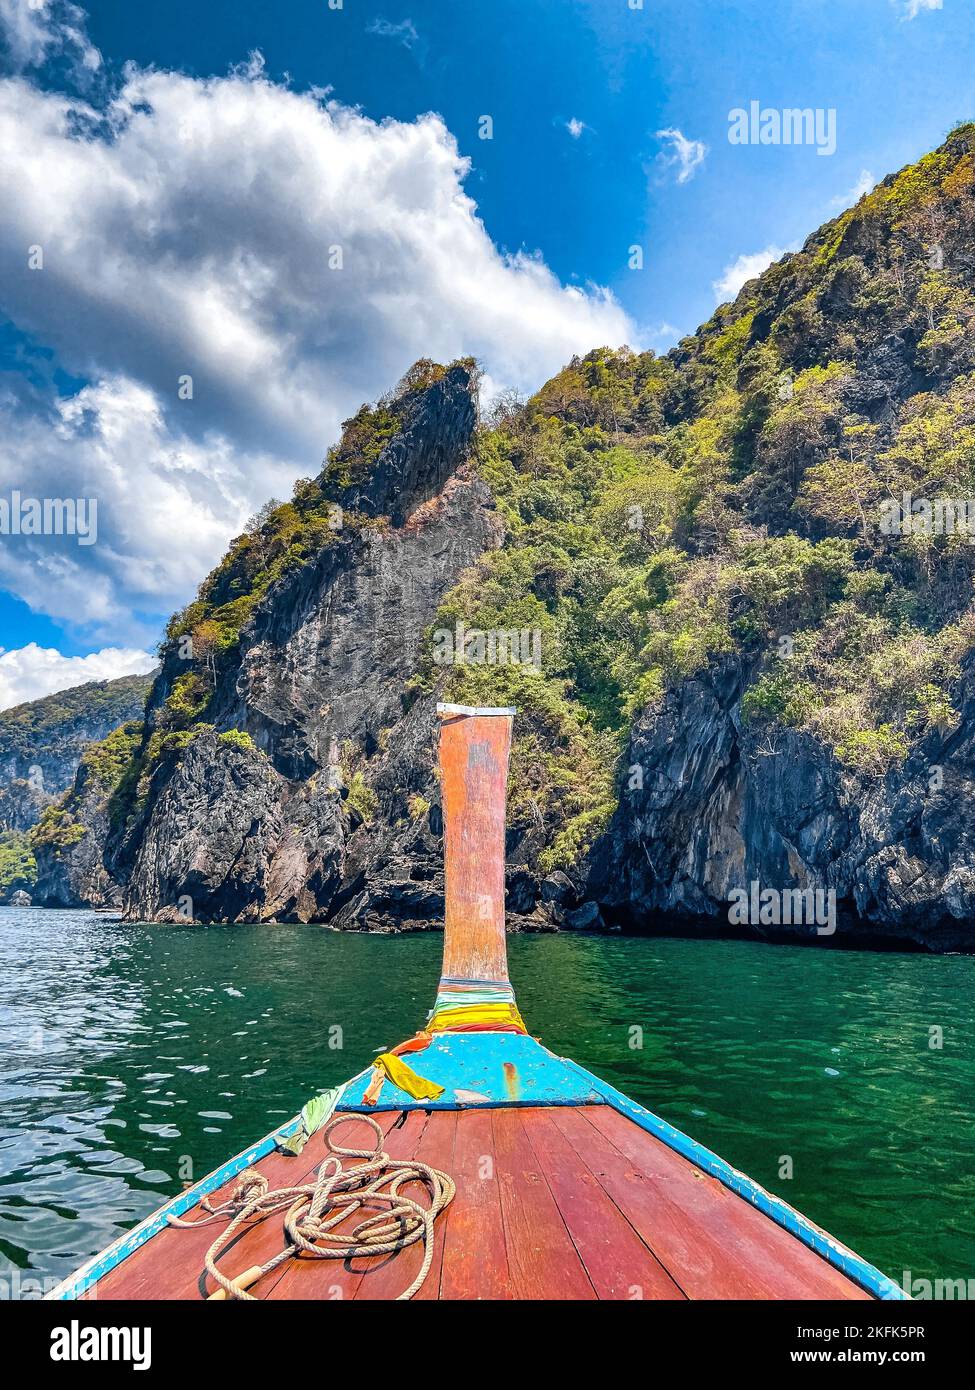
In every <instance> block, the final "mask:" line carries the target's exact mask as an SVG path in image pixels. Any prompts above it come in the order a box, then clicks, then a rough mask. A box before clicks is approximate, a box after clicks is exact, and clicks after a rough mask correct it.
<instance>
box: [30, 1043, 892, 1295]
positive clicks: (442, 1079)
mask: <svg viewBox="0 0 975 1390" xmlns="http://www.w3.org/2000/svg"><path fill="white" fill-rule="evenodd" d="M406 1060H407V1061H408V1062H411V1063H412V1062H415V1063H416V1069H417V1070H418V1071H419V1072H420V1073H421V1075H423V1076H424V1077H427V1078H428V1079H429V1080H432V1081H436V1082H437V1083H438V1084H439V1085H441V1086H443V1087H444V1093H443V1095H442V1096H441V1097H440V1099H439V1100H436V1101H430V1100H414V1099H413V1097H412V1096H409V1095H407V1094H406V1093H405V1092H404V1091H401V1090H400V1089H399V1087H398V1086H394V1085H393V1083H392V1082H391V1081H389V1080H387V1081H386V1083H385V1085H384V1087H383V1091H382V1094H381V1096H380V1100H379V1103H378V1104H377V1105H375V1106H367V1105H365V1104H364V1103H363V1100H362V1096H363V1093H364V1091H365V1090H366V1088H367V1087H368V1085H369V1082H370V1081H371V1079H372V1068H371V1067H369V1068H367V1069H366V1070H365V1071H363V1072H360V1073H359V1074H358V1076H354V1077H353V1078H352V1079H351V1081H349V1082H347V1083H346V1085H345V1087H344V1089H343V1093H342V1095H341V1097H340V1099H339V1102H338V1104H337V1106H336V1110H337V1111H341V1112H344V1113H349V1112H356V1111H364V1112H365V1113H366V1114H370V1113H374V1112H376V1111H390V1110H459V1109H477V1108H488V1109H497V1108H499V1107H507V1106H519V1105H532V1106H545V1105H552V1106H559V1105H562V1106H564V1105H572V1106H575V1105H609V1106H611V1107H612V1108H613V1109H614V1110H616V1111H618V1112H619V1114H621V1115H624V1116H625V1117H626V1118H627V1119H628V1120H631V1121H632V1122H633V1123H634V1124H636V1125H638V1126H639V1128H640V1129H643V1130H645V1131H646V1132H647V1133H648V1134H652V1135H653V1136H654V1138H656V1139H659V1140H660V1141H661V1142H662V1143H663V1144H666V1146H667V1147H668V1148H669V1149H673V1150H674V1152H676V1153H679V1154H680V1155H681V1156H682V1157H683V1158H686V1159H687V1160H688V1161H689V1162H691V1163H693V1164H694V1166H695V1167H697V1168H700V1169H701V1170H702V1172H705V1173H709V1174H710V1175H711V1176H712V1177H714V1178H717V1179H718V1181H719V1182H721V1183H723V1184H724V1186H725V1187H727V1188H730V1190H731V1191H732V1192H734V1193H736V1194H737V1195H738V1196H739V1197H741V1198H743V1199H744V1200H745V1201H747V1202H748V1203H749V1204H750V1205H751V1206H754V1207H756V1208H757V1209H758V1210H759V1211H761V1212H763V1213H764V1215H766V1216H767V1217H769V1218H770V1219H771V1220H772V1221H774V1222H775V1223H776V1225H778V1226H781V1227H782V1228H783V1229H784V1230H786V1231H788V1232H789V1234H790V1235H792V1236H794V1237H795V1238H796V1239H797V1240H799V1241H801V1242H802V1244H803V1245H806V1246H808V1247H809V1249H811V1250H814V1251H815V1252H816V1254H817V1255H819V1256H820V1257H821V1258H822V1259H824V1260H826V1261H827V1262H828V1263H829V1264H831V1265H833V1266H834V1267H835V1268H836V1269H838V1270H840V1272H841V1273H842V1274H845V1275H846V1277H847V1278H848V1279H851V1280H852V1281H853V1282H854V1283H855V1284H858V1285H859V1286H860V1288H863V1289H865V1290H866V1291H867V1292H868V1293H871V1294H873V1296H874V1297H875V1298H881V1299H888V1300H894V1299H907V1298H908V1297H909V1295H908V1294H906V1293H905V1292H904V1290H903V1289H902V1288H901V1287H900V1285H898V1284H895V1283H894V1281H893V1280H892V1279H889V1278H888V1277H887V1275H885V1274H882V1273H881V1272H880V1270H879V1269H876V1268H875V1267H874V1266H873V1265H871V1264H869V1263H868V1262H867V1261H866V1260H864V1259H861V1257H860V1256H859V1255H857V1254H855V1253H854V1252H853V1251H852V1250H849V1249H847V1247H846V1246H845V1245H842V1244H841V1243H840V1242H839V1241H837V1240H834V1239H833V1237H832V1236H830V1235H828V1234H827V1233H826V1232H825V1231H823V1230H821V1229H820V1227H818V1226H816V1225H814V1224H813V1223H812V1222H811V1221H809V1220H807V1219H806V1217H804V1216H802V1215H801V1214H800V1213H799V1212H798V1211H796V1210H795V1208H794V1207H791V1206H790V1205H789V1204H788V1202H785V1201H783V1200H782V1199H781V1198H780V1197H775V1196H773V1194H772V1193H770V1192H766V1190H765V1188H763V1187H761V1186H760V1185H759V1184H758V1183H756V1182H755V1181H753V1179H751V1178H749V1177H748V1176H747V1175H746V1174H745V1173H742V1172H739V1171H738V1169H736V1168H732V1167H731V1165H730V1164H729V1163H726V1162H725V1160H724V1159H723V1158H719V1157H718V1155H717V1154H715V1153H713V1152H712V1151H711V1150H710V1149H707V1148H705V1147H704V1145H703V1144H699V1143H697V1141H696V1140H694V1139H691V1138H690V1136H689V1135H686V1134H684V1133H682V1131H681V1130H679V1129H676V1128H675V1127H674V1126H673V1125H671V1124H669V1123H668V1122H667V1121H666V1120H662V1119H661V1118H660V1117H659V1116H658V1115H655V1114H653V1112H652V1111H650V1110H647V1109H646V1108H645V1107H644V1106H642V1105H638V1104H637V1102H636V1101H633V1100H630V1098H629V1097H628V1096H625V1095H624V1094H623V1093H622V1092H621V1091H617V1090H616V1088H615V1087H613V1086H610V1085H609V1083H608V1082H605V1081H602V1080H600V1078H599V1077H598V1076H594V1075H593V1074H592V1072H589V1071H587V1070H586V1069H585V1067H581V1066H580V1065H579V1064H578V1062H573V1061H572V1059H571V1058H568V1057H557V1056H556V1055H555V1054H554V1053H553V1052H550V1051H549V1050H548V1048H546V1047H543V1046H542V1044H541V1043H539V1042H538V1041H537V1039H535V1038H531V1037H525V1036H522V1035H520V1034H517V1033H454V1034H440V1035H438V1036H437V1037H435V1038H434V1040H433V1042H432V1043H431V1044H430V1046H429V1047H428V1048H427V1049H425V1050H424V1051H423V1052H422V1053H418V1054H417V1055H416V1057H410V1056H408V1057H407V1058H406ZM458 1091H461V1092H463V1093H464V1094H463V1095H461V1096H458V1094H457V1092H458ZM299 1123H300V1115H296V1116H295V1117H294V1119H292V1120H289V1121H288V1123H287V1124H284V1125H282V1126H281V1127H280V1128H279V1129H276V1130H273V1131H272V1132H271V1133H270V1134H268V1135H265V1137H264V1138H263V1139H261V1140H259V1141H258V1142H257V1143H256V1144H252V1145H251V1146H250V1148H247V1149H244V1150H243V1151H242V1152H241V1153H239V1154H237V1156H236V1157H235V1158H232V1159H230V1160H229V1162H227V1163H225V1164H223V1166H222V1167H220V1168H217V1169H216V1170H215V1171H214V1172H212V1173H210V1174H209V1175H208V1176H207V1177H205V1178H203V1179H202V1180H201V1181H200V1182H198V1183H197V1184H195V1186H193V1187H190V1188H187V1189H186V1191H184V1192H181V1193H179V1195H178V1196H176V1197H174V1198H173V1199H172V1201H170V1202H168V1203H167V1204H166V1205H164V1206H163V1207H161V1208H160V1209H159V1210H158V1211H157V1212H154V1213H153V1215H152V1216H150V1217H148V1218H147V1219H146V1220H145V1221H143V1222H141V1223H140V1225H138V1226H136V1227H135V1228H134V1229H133V1230H131V1231H129V1232H128V1233H127V1234H126V1235H124V1236H123V1237H122V1238H121V1239H120V1240H118V1241H116V1242H115V1243H114V1244H113V1245H110V1246H109V1247H108V1249H106V1250H103V1251H102V1252H101V1254H99V1255H96V1256H95V1257H94V1258H93V1259H92V1260H90V1261H89V1262H88V1263H87V1264H86V1265H83V1266H82V1268H81V1269H80V1270H78V1271H77V1272H76V1273H75V1274H73V1275H71V1276H70V1278H68V1279H66V1280H64V1281H63V1282H62V1283H61V1284H59V1285H58V1286H57V1288H56V1289H54V1290H53V1291H52V1292H51V1293H49V1294H48V1295H47V1297H48V1298H49V1299H72V1298H79V1297H80V1296H81V1295H82V1294H83V1293H84V1292H85V1291H86V1290H87V1289H89V1288H91V1287H92V1285H94V1284H96V1283H97V1282H98V1280H99V1279H101V1278H103V1277H104V1276H105V1275H106V1274H108V1273H109V1272H110V1271H111V1270H113V1269H115V1268H116V1266H118V1265H119V1264H121V1263H122V1261H123V1260H124V1259H126V1258H127V1257H128V1256H129V1255H131V1254H134V1252H135V1251H136V1250H138V1249H140V1248H141V1246H143V1245H145V1243H146V1242H147V1241H149V1240H151V1239H152V1237H153V1236H155V1235H157V1234H158V1233H159V1231H161V1230H163V1229H164V1228H165V1226H166V1225H167V1224H168V1223H167V1220H166V1218H167V1216H169V1215H173V1216H181V1215H182V1214H183V1213H184V1212H187V1211H189V1210H191V1209H192V1208H193V1207H195V1206H197V1205H198V1203H199V1202H200V1201H201V1200H202V1198H203V1197H205V1196H207V1195H208V1194H209V1193H211V1192H214V1191H216V1189H217V1188H219V1187H222V1186H223V1184H224V1183H225V1182H227V1181H228V1180H229V1179H230V1178H233V1177H235V1176H236V1175H237V1174H238V1173H240V1172H242V1171H243V1169H245V1168H249V1167H250V1166H251V1164H252V1163H256V1162H257V1161H258V1160H259V1159H261V1158H263V1157H264V1156H265V1155H266V1154H268V1153H270V1152H271V1150H272V1149H273V1148H274V1147H275V1145H276V1143H277V1141H278V1140H279V1139H284V1138H287V1137H288V1136H289V1135H291V1134H293V1133H294V1132H295V1130H296V1129H297V1127H298V1125H299Z"/></svg>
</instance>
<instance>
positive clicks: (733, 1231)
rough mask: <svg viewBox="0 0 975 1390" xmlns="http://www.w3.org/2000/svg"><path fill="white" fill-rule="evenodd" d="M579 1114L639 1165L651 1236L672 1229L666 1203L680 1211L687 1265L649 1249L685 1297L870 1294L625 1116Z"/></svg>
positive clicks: (596, 1109)
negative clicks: (705, 1274)
mask: <svg viewBox="0 0 975 1390" xmlns="http://www.w3.org/2000/svg"><path fill="white" fill-rule="evenodd" d="M561 1113H562V1114H567V1113H568V1112H561ZM577 1118H578V1120H580V1121H583V1122H585V1123H586V1124H588V1125H589V1126H590V1129H592V1130H595V1131H596V1132H597V1133H598V1134H600V1135H601V1136H603V1137H604V1138H605V1139H607V1140H608V1141H609V1142H610V1144H611V1145H612V1146H613V1147H614V1148H615V1150H616V1151H617V1153H619V1154H620V1155H622V1156H624V1161H625V1162H627V1163H628V1164H629V1165H630V1167H631V1169H635V1170H636V1171H638V1172H639V1174H640V1178H641V1181H640V1183H639V1184H632V1190H635V1189H636V1188H637V1187H639V1189H640V1191H641V1193H643V1194H646V1193H647V1191H648V1190H649V1191H650V1192H652V1194H653V1195H654V1197H655V1198H656V1202H655V1205H654V1208H653V1213H654V1215H655V1216H656V1222H657V1224H656V1234H655V1235H654V1236H653V1239H654V1240H655V1241H657V1242H659V1241H660V1239H661V1235H660V1234H659V1233H661V1232H665V1231H667V1230H669V1229H670V1222H669V1220H666V1219H664V1209H665V1208H666V1214H667V1217H671V1216H672V1215H673V1214H674V1213H677V1214H679V1219H680V1221H681V1223H682V1225H683V1227H684V1229H685V1231H686V1232H687V1236H685V1237H684V1239H683V1240H682V1242H681V1246H682V1248H683V1250H684V1251H685V1252H686V1249H687V1244H688V1237H689V1238H690V1241H691V1243H692V1246H693V1259H692V1260H690V1261H687V1260H686V1256H685V1264H684V1266H680V1265H679V1263H678V1261H677V1260H676V1258H675V1257H671V1258H668V1257H667V1256H666V1255H665V1254H664V1253H663V1252H661V1251H660V1250H659V1248H658V1245H657V1244H653V1245H651V1248H653V1249H654V1250H656V1252H657V1254H658V1257H659V1258H660V1259H662V1260H663V1262H664V1263H665V1264H666V1265H667V1267H668V1268H669V1269H671V1270H673V1271H674V1272H675V1277H679V1278H680V1280H681V1285H682V1287H683V1288H684V1289H685V1290H686V1291H687V1293H688V1295H689V1297H691V1298H720V1297H727V1296H730V1297H737V1298H767V1299H770V1298H774V1299H789V1298H796V1299H810V1298H854V1299H858V1298H869V1295H868V1294H867V1293H866V1292H865V1291H864V1290H862V1289H860V1288H859V1287H858V1286H857V1285H855V1284H853V1283H852V1281H851V1280H849V1279H847V1278H846V1276H845V1275H844V1274H842V1273H840V1271H839V1270H837V1269H834V1268H833V1266H832V1265H830V1264H827V1262H826V1261H825V1260H824V1259H822V1258H821V1257H820V1256H819V1255H817V1254H816V1253H815V1251H813V1250H810V1249H809V1248H808V1247H807V1246H805V1245H803V1244H802V1242H801V1241H800V1240H797V1239H796V1237H795V1236H792V1235H790V1234H789V1232H788V1231H786V1230H783V1228H782V1227H781V1226H778V1225H776V1223H775V1222H774V1221H772V1220H771V1219H770V1218H769V1217H767V1216H765V1215H764V1213H763V1212H760V1211H759V1210H758V1209H757V1208H756V1207H753V1206H751V1205H750V1204H749V1203H748V1202H746V1201H745V1200H744V1199H743V1198H741V1197H739V1196H738V1195H737V1194H736V1193H734V1192H732V1191H731V1190H730V1189H729V1188H727V1187H725V1186H724V1185H723V1184H722V1183H720V1182H719V1181H718V1180H717V1178H713V1177H711V1176H710V1175H708V1174H706V1173H704V1172H702V1171H701V1169H699V1168H696V1167H695V1166H694V1165H693V1164H692V1163H689V1162H688V1161H687V1160H686V1159H684V1158H682V1157H681V1155H680V1154H678V1153H675V1152H674V1150H673V1149H669V1148H668V1147H667V1146H666V1144H662V1143H661V1142H660V1141H659V1140H658V1139H655V1138H654V1137H653V1136H652V1135H650V1134H647V1133H646V1131H645V1130H642V1129H640V1127H639V1126H638V1125H635V1124H633V1123H632V1121H630V1120H628V1119H627V1118H626V1116H625V1115H620V1114H619V1113H618V1112H617V1111H615V1110H613V1109H612V1108H611V1107H610V1106H591V1107H586V1110H585V1113H582V1112H581V1111H580V1113H579V1114H578V1117H577ZM576 1128H577V1129H578V1125H576ZM643 1206H644V1208H645V1207H646V1202H645V1200H644V1202H643ZM704 1258H706V1259H707V1260H708V1262H709V1264H710V1269H711V1277H710V1279H708V1278H705V1279H703V1280H701V1281H700V1282H698V1281H697V1280H696V1279H695V1278H694V1274H695V1271H696V1270H697V1269H698V1268H699V1267H700V1264H701V1261H702V1259H704ZM692 1285H693V1286H692ZM725 1290H733V1292H729V1293H726V1292H725Z"/></svg>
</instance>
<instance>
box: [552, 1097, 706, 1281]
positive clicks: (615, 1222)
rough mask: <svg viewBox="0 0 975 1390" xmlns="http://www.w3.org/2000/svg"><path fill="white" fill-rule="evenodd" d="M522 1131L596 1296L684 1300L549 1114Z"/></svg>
mask: <svg viewBox="0 0 975 1390" xmlns="http://www.w3.org/2000/svg"><path fill="white" fill-rule="evenodd" d="M525 1130H526V1133H527V1134H528V1138H529V1141H530V1143H531V1146H532V1148H533V1149H534V1151H535V1155H536V1157H537V1158H538V1161H539V1164H540V1165H541V1168H542V1172H543V1173H544V1174H545V1177H546V1179H547V1181H548V1185H549V1187H550V1188H551V1190H552V1194H553V1196H554V1197H555V1200H556V1202H557V1203H558V1207H559V1211H560V1212H561V1213H562V1218H563V1220H564V1221H565V1224H566V1227H567V1228H568V1232H569V1235H570V1236H571V1237H572V1241H573V1244H574V1245H575V1247H576V1250H577V1251H578V1252H579V1257H580V1259H581V1260H582V1263H583V1264H584V1265H585V1268H586V1273H587V1274H588V1275H589V1278H590V1280H591V1281H592V1285H593V1288H594V1289H595V1290H596V1293H597V1295H598V1297H599V1298H603V1299H683V1298H685V1297H686V1295H685V1294H684V1292H683V1290H682V1289H681V1288H680V1286H679V1285H678V1284H677V1283H676V1282H675V1281H674V1279H673V1278H672V1277H671V1275H670V1274H668V1273H667V1271H666V1270H665V1269H664V1267H663V1266H662V1265H661V1264H660V1262H659V1260H657V1259H656V1257H655V1256H654V1255H653V1254H652V1253H651V1251H650V1250H648V1248H647V1247H646V1245H644V1243H643V1241H642V1240H641V1239H640V1237H639V1236H638V1235H637V1233H636V1232H635V1231H634V1229H633V1227H632V1226H631V1225H630V1223H629V1222H628V1221H627V1220H626V1217H625V1216H623V1214H622V1212H621V1211H620V1209H619V1207H617V1205H616V1203H615V1202H614V1201H613V1200H612V1198H611V1197H610V1196H609V1195H608V1193H607V1192H606V1191H605V1190H604V1188H603V1187H602V1186H601V1185H600V1182H599V1180H598V1178H596V1177H594V1176H593V1174H592V1172H591V1171H590V1169H589V1167H588V1166H587V1164H586V1163H585V1162H584V1161H583V1159H582V1158H581V1157H580V1155H579V1154H578V1153H577V1152H576V1150H575V1148H574V1147H573V1146H572V1144H571V1143H570V1142H569V1140H568V1139H567V1138H566V1136H565V1134H564V1133H563V1132H562V1131H561V1130H560V1129H559V1127H558V1126H557V1125H556V1123H555V1121H554V1120H553V1118H552V1116H551V1114H550V1113H549V1112H548V1111H546V1110H534V1111H532V1112H531V1113H530V1115H528V1114H526V1115H525Z"/></svg>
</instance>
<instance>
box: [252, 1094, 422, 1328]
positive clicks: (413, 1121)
mask: <svg viewBox="0 0 975 1390" xmlns="http://www.w3.org/2000/svg"><path fill="white" fill-rule="evenodd" d="M403 1113H404V1114H405V1119H404V1120H403V1122H402V1124H400V1123H396V1124H394V1125H393V1126H392V1128H391V1129H389V1130H388V1132H387V1133H386V1139H385V1143H384V1145H383V1148H384V1149H385V1151H386V1152H387V1153H388V1154H389V1156H390V1158H412V1157H413V1155H414V1154H415V1153H416V1150H417V1146H418V1144H419V1143H420V1140H421V1139H422V1137H423V1134H424V1131H425V1130H426V1127H427V1124H428V1122H429V1120H430V1111H428V1110H407V1111H405V1112H403ZM377 1118H378V1116H377ZM395 1118H396V1120H397V1121H398V1120H399V1119H400V1116H399V1115H397V1116H396V1117H395ZM354 1133H355V1131H354V1130H352V1129H351V1128H350V1134H351V1135H353V1136H354ZM337 1142H339V1143H342V1144H348V1145H349V1146H350V1147H352V1146H354V1145H355V1138H354V1137H352V1138H349V1137H346V1136H345V1135H339V1136H338V1140H337ZM377 1210H378V1208H377ZM364 1214H365V1213H360V1215H359V1217H358V1218H357V1219H361V1217H362V1215H364ZM355 1224H356V1222H355V1220H353V1221H350V1222H349V1227H348V1229H349V1230H351V1228H352V1227H353V1226H354V1225H355ZM277 1230H278V1249H280V1248H281V1244H280V1243H281V1239H282V1236H283V1226H282V1223H281V1222H280V1221H279V1222H278V1225H277ZM378 1258H386V1259H388V1260H389V1261H390V1262H392V1261H395V1260H398V1259H399V1258H400V1255H393V1256H387V1257H378ZM249 1263H251V1264H255V1263H256V1261H254V1260H251V1261H249ZM376 1263H377V1256H375V1255H370V1256H365V1257H363V1258H362V1259H357V1260H319V1259H315V1258H313V1257H306V1256H299V1257H297V1258H295V1259H291V1260H287V1261H285V1263H284V1264H282V1265H281V1266H279V1268H278V1269H277V1270H273V1271H272V1272H271V1273H270V1274H269V1275H268V1276H267V1278H266V1279H264V1280H262V1281H261V1282H260V1283H259V1284H257V1285H255V1287H254V1290H253V1292H254V1293H255V1294H256V1295H257V1297H258V1298H266V1299H303V1298H306V1299H318V1300H323V1299H329V1300H335V1301H341V1300H345V1299H350V1298H355V1296H356V1292H357V1290H358V1288H359V1284H360V1283H361V1281H362V1278H363V1276H364V1275H365V1274H366V1273H367V1272H368V1271H369V1270H371V1269H373V1268H374V1267H375V1265H376ZM242 1268H244V1269H246V1268H247V1265H246V1264H245V1265H243V1266H242ZM402 1287H403V1288H405V1287H406V1285H405V1284H404V1285H403V1286H402Z"/></svg>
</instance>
